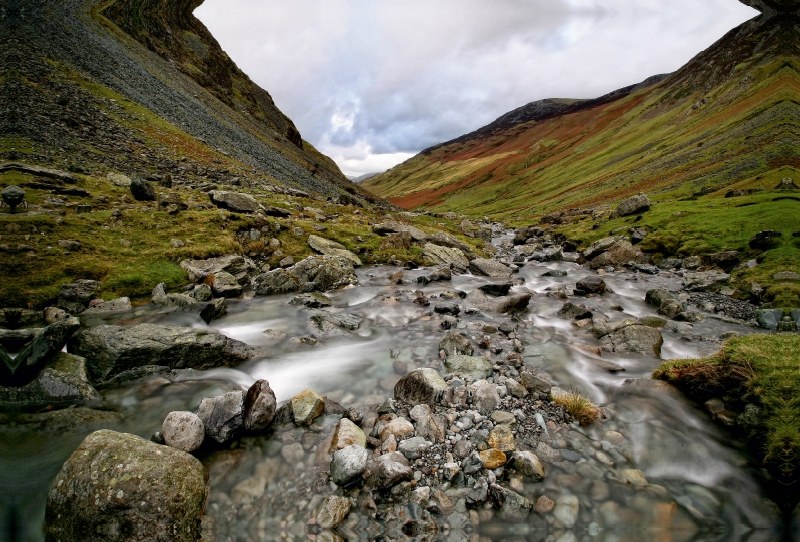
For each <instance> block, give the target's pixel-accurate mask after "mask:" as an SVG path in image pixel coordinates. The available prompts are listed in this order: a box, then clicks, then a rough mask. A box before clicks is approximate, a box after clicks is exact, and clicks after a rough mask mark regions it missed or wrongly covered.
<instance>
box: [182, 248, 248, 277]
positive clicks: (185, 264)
mask: <svg viewBox="0 0 800 542" xmlns="http://www.w3.org/2000/svg"><path fill="white" fill-rule="evenodd" d="M180 266H181V267H182V268H183V270H184V271H186V274H187V275H188V276H189V281H191V282H201V281H204V280H205V279H206V277H208V276H209V275H216V274H217V273H220V272H222V271H225V272H227V273H230V274H231V275H233V276H237V275H240V274H242V273H246V272H249V271H252V270H253V269H255V264H254V263H253V262H251V261H250V260H247V259H245V258H243V257H242V256H238V255H236V254H229V255H227V256H220V257H218V258H208V259H206V260H183V261H182V262H181V263H180Z"/></svg>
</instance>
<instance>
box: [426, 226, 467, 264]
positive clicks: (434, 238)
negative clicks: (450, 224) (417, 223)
mask: <svg viewBox="0 0 800 542" xmlns="http://www.w3.org/2000/svg"><path fill="white" fill-rule="evenodd" d="M427 241H428V242H429V243H432V244H434V245H438V246H440V247H447V248H457V249H458V250H460V251H461V252H462V253H463V254H464V256H466V257H467V259H470V260H472V259H473V258H475V253H474V252H472V248H471V247H470V246H469V245H468V244H466V243H465V242H464V241H461V240H459V239H457V238H456V237H453V236H452V235H450V234H449V233H444V232H441V231H440V232H436V233H434V234H433V235H429V236H428V238H427Z"/></svg>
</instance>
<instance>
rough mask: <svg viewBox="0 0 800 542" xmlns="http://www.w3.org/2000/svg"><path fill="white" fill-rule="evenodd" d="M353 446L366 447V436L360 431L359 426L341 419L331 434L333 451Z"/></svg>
mask: <svg viewBox="0 0 800 542" xmlns="http://www.w3.org/2000/svg"><path fill="white" fill-rule="evenodd" d="M353 444H355V445H357V446H360V447H362V448H366V447H367V435H365V434H364V431H362V430H361V428H360V427H359V426H357V425H356V424H355V423H353V422H352V420H348V419H347V418H342V419H341V420H339V423H338V424H337V425H336V432H335V433H334V434H333V444H332V446H331V447H332V449H333V450H341V449H343V448H346V447H348V446H352V445H353Z"/></svg>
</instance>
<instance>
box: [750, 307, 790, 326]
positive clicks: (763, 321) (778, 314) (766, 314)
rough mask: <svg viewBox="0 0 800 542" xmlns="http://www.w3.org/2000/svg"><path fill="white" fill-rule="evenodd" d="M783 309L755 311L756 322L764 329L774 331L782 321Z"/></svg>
mask: <svg viewBox="0 0 800 542" xmlns="http://www.w3.org/2000/svg"><path fill="white" fill-rule="evenodd" d="M783 314H784V312H783V309H761V310H757V311H756V321H757V322H758V325H759V326H760V327H762V328H764V329H769V330H772V331H775V330H776V329H778V322H780V321H781V320H783Z"/></svg>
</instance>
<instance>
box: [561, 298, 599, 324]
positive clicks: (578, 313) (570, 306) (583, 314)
mask: <svg viewBox="0 0 800 542" xmlns="http://www.w3.org/2000/svg"><path fill="white" fill-rule="evenodd" d="M556 316H558V317H559V318H564V319H565V320H586V319H588V318H591V317H592V311H590V310H589V309H587V308H586V305H575V304H574V303H569V302H568V303H565V304H564V306H563V307H561V309H559V311H558V313H557V314H556Z"/></svg>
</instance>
